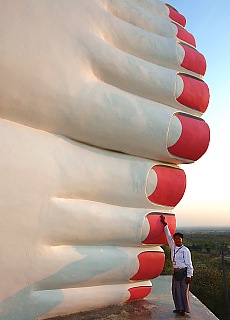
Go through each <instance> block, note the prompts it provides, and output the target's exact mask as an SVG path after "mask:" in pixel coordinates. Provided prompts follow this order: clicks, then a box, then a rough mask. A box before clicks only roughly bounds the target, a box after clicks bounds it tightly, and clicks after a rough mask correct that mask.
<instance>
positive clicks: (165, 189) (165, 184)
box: [148, 165, 186, 207]
mask: <svg viewBox="0 0 230 320" xmlns="http://www.w3.org/2000/svg"><path fill="white" fill-rule="evenodd" d="M152 170H154V171H155V172H156V174H157V186H156V188H155V190H154V191H153V193H152V194H151V195H150V196H148V199H149V201H151V202H153V203H155V204H159V205H162V206H168V207H175V206H176V205H177V204H178V203H179V201H180V200H181V198H182V197H183V195H184V192H185V187H186V176H185V173H184V171H183V170H181V169H178V168H173V167H168V166H160V165H159V166H158V165H157V166H154V167H153V168H152Z"/></svg>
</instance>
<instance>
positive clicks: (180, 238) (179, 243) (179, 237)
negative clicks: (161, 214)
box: [173, 232, 184, 247]
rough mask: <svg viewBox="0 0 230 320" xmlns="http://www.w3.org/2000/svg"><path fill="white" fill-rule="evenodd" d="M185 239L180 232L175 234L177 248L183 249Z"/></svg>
mask: <svg viewBox="0 0 230 320" xmlns="http://www.w3.org/2000/svg"><path fill="white" fill-rule="evenodd" d="M183 238H184V236H183V234H182V233H180V232H176V233H174V235H173V239H174V242H175V245H176V246H177V247H181V246H182V242H183Z"/></svg>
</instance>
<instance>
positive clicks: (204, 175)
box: [168, 0, 230, 227]
mask: <svg viewBox="0 0 230 320" xmlns="http://www.w3.org/2000/svg"><path fill="white" fill-rule="evenodd" d="M168 3H169V4H171V5H172V6H173V7H174V8H176V9H177V10H178V11H179V12H180V13H181V14H183V15H184V16H185V17H186V20H187V24H186V27H185V28H186V29H187V30H188V31H189V32H191V33H192V34H193V35H194V37H195V39H196V43H197V50H198V51H200V52H201V53H202V54H203V55H204V56H205V58H206V61H207V71H206V74H205V77H204V81H205V82H206V83H207V84H208V86H209V89H210V95H211V97H210V102H209V107H208V109H207V111H206V112H205V113H204V115H203V116H202V118H203V119H204V120H205V121H206V122H207V123H208V125H209V127H210V131H211V140H210V145H209V148H208V150H207V152H206V153H205V155H204V156H203V157H202V158H201V159H199V160H198V161H197V162H195V163H194V164H187V165H182V166H181V167H182V168H183V169H184V171H185V173H186V176H187V187H186V191H185V195H184V197H183V199H182V200H181V202H180V203H179V204H178V205H177V206H176V207H175V209H174V213H175V214H176V217H177V226H178V227H182V226H227V227H230V164H229V163H228V161H229V160H230V151H229V149H230V146H229V140H230V99H229V96H228V95H230V80H229V79H230V78H229V77H230V31H229V30H230V24H229V15H230V1H229V0H215V1H214V0H168Z"/></svg>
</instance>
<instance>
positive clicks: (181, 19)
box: [166, 3, 186, 27]
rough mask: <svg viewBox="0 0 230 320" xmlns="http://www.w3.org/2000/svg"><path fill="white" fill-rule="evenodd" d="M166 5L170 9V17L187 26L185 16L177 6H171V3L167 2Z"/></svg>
mask: <svg viewBox="0 0 230 320" xmlns="http://www.w3.org/2000/svg"><path fill="white" fill-rule="evenodd" d="M166 6H167V7H168V9H169V18H170V19H172V20H173V21H175V22H177V23H179V24H180V25H182V26H183V27H185V25H186V19H185V17H184V16H183V15H182V14H180V13H179V12H178V11H177V10H176V9H175V8H173V7H172V6H170V5H169V4H167V3H166Z"/></svg>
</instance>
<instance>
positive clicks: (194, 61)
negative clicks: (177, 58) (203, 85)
mask: <svg viewBox="0 0 230 320" xmlns="http://www.w3.org/2000/svg"><path fill="white" fill-rule="evenodd" d="M179 45H180V46H181V47H182V48H183V49H184V51H185V56H184V60H183V61H182V63H181V67H183V68H185V69H188V70H191V71H193V72H196V73H198V74H201V75H202V76H203V75H204V74H205V71H206V60H205V57H204V56H203V54H201V53H200V52H198V51H197V50H196V49H194V48H192V47H190V46H188V45H186V44H184V43H179Z"/></svg>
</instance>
